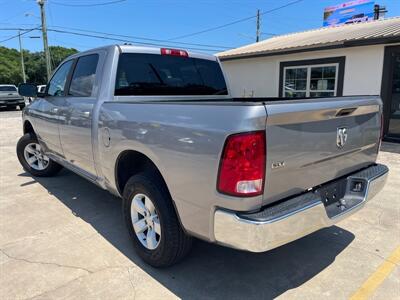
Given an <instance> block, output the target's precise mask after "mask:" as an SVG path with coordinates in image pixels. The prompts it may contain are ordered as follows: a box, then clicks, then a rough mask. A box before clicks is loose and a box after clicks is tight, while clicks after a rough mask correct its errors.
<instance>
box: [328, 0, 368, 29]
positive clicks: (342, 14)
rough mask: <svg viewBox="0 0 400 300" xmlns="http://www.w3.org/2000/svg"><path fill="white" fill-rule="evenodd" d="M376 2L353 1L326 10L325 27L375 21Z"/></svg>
mask: <svg viewBox="0 0 400 300" xmlns="http://www.w3.org/2000/svg"><path fill="white" fill-rule="evenodd" d="M374 5H375V2H374V1H371V0H353V1H349V2H346V3H342V4H339V5H335V6H329V7H326V8H325V10H324V24H323V26H335V25H339V24H353V23H361V22H367V21H371V20H373V19H374Z"/></svg>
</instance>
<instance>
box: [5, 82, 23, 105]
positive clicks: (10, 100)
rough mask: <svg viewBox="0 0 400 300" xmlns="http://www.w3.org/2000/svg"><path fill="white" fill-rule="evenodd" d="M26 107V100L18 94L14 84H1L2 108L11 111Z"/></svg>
mask: <svg viewBox="0 0 400 300" xmlns="http://www.w3.org/2000/svg"><path fill="white" fill-rule="evenodd" d="M17 106H19V108H20V109H23V108H24V107H25V99H24V98H23V97H21V96H20V95H19V94H18V90H17V87H16V86H15V85H13V84H0V107H6V108H9V109H16V108H17Z"/></svg>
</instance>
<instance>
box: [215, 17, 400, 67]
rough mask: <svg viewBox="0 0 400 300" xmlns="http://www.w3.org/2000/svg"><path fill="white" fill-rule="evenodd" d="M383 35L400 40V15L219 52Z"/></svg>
mask: <svg viewBox="0 0 400 300" xmlns="http://www.w3.org/2000/svg"><path fill="white" fill-rule="evenodd" d="M381 39H384V40H386V39H387V40H390V39H392V40H394V41H396V40H398V41H399V42H400V17H396V18H390V19H385V20H377V21H371V22H366V23H358V24H349V25H340V26H335V27H323V28H319V29H313V30H308V31H304V32H297V33H290V34H285V35H280V36H275V37H272V38H269V39H267V40H264V41H261V42H259V43H254V44H250V45H247V46H243V47H239V48H236V49H231V50H227V51H224V52H220V53H218V54H217V56H218V57H219V58H220V59H222V60H224V59H231V58H240V57H251V56H257V55H268V54H271V55H272V54H279V53H281V52H286V51H291V50H293V51H295V50H304V51H307V50H310V49H313V48H319V47H323V46H326V47H327V46H332V47H334V46H338V47H340V46H346V45H356V44H357V43H358V44H362V43H363V42H373V41H374V40H376V41H378V40H381Z"/></svg>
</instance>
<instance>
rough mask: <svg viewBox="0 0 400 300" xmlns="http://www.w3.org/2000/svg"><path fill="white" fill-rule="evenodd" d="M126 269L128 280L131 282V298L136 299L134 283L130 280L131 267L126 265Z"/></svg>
mask: <svg viewBox="0 0 400 300" xmlns="http://www.w3.org/2000/svg"><path fill="white" fill-rule="evenodd" d="M127 269H128V279H129V282H130V283H131V286H132V290H133V299H136V288H135V284H134V283H133V281H132V275H131V268H130V267H128V268H127Z"/></svg>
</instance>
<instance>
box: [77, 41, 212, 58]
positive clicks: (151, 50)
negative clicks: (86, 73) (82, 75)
mask: <svg viewBox="0 0 400 300" xmlns="http://www.w3.org/2000/svg"><path fill="white" fill-rule="evenodd" d="M115 47H117V48H119V49H120V51H121V52H122V53H147V54H160V53H161V49H163V48H166V49H179V48H172V47H144V46H135V45H130V44H123V45H108V46H103V47H98V48H94V49H90V50H87V51H83V52H79V53H77V54H74V55H72V56H71V57H74V56H81V55H82V54H84V53H86V52H87V53H90V52H93V51H96V50H110V49H114V48H115ZM179 50H184V51H186V52H187V53H188V54H189V57H194V58H200V59H207V60H212V61H216V60H217V57H216V56H215V55H212V54H206V53H200V52H193V51H188V50H186V49H179Z"/></svg>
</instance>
